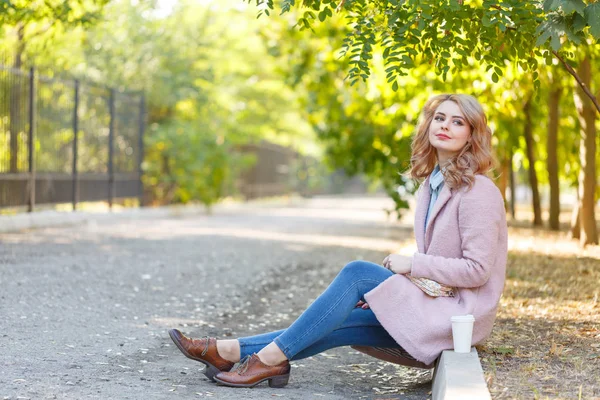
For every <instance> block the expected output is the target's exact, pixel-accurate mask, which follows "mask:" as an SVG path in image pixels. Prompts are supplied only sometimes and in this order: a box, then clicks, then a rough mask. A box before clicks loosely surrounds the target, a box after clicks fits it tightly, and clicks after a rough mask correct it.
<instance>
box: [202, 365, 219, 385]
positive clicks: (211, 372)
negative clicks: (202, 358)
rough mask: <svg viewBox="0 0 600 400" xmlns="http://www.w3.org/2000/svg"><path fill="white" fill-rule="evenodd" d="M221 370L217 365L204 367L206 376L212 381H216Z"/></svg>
mask: <svg viewBox="0 0 600 400" xmlns="http://www.w3.org/2000/svg"><path fill="white" fill-rule="evenodd" d="M219 372H221V371H220V370H219V369H218V368H217V367H214V366H212V365H207V366H206V368H205V369H204V376H206V377H207V378H208V379H210V380H211V381H213V382H215V375H216V374H218V373H219Z"/></svg>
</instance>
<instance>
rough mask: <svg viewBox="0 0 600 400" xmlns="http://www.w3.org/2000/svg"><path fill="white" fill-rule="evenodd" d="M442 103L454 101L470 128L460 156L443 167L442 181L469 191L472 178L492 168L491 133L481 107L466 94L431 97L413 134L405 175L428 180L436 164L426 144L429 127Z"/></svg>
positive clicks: (452, 186) (419, 179) (451, 187)
mask: <svg viewBox="0 0 600 400" xmlns="http://www.w3.org/2000/svg"><path fill="white" fill-rule="evenodd" d="M445 101H453V102H455V103H456V104H457V105H458V107H459V108H460V110H461V111H462V113H463V115H464V116H465V118H466V120H467V122H468V123H469V125H470V126H471V138H470V139H469V141H468V142H467V144H466V145H465V146H464V147H463V148H462V150H461V151H460V153H459V154H458V155H457V156H456V157H453V158H452V159H450V160H449V161H448V163H447V164H446V165H443V166H442V165H440V167H442V173H443V174H444V182H445V184H446V185H448V186H449V187H450V189H458V188H460V187H462V186H468V187H469V188H471V187H472V186H473V183H474V182H475V175H477V174H482V175H485V174H486V173H488V172H489V171H490V170H491V169H492V168H493V165H494V158H493V156H492V130H491V129H490V127H489V126H488V124H487V117H486V116H485V113H484V112H483V108H482V107H481V104H479V102H478V101H477V100H476V99H475V98H474V97H473V96H469V95H467V94H440V95H438V96H434V97H432V98H430V99H429V100H428V101H427V103H426V104H425V107H423V110H422V111H421V116H420V118H419V124H418V125H417V132H416V135H415V136H414V137H413V140H412V144H411V150H412V151H411V157H410V169H409V171H408V175H410V177H412V178H413V179H415V180H417V181H419V182H420V181H422V180H424V179H425V178H427V177H428V176H429V175H430V174H431V172H432V171H433V169H434V168H435V166H436V164H437V162H438V161H437V153H436V151H435V148H434V147H433V146H432V145H431V143H430V142H429V126H430V125H431V121H432V120H433V116H434V114H435V110H436V109H437V108H438V106H439V105H440V104H442V103H443V102H445Z"/></svg>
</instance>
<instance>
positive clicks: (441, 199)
mask: <svg viewBox="0 0 600 400" xmlns="http://www.w3.org/2000/svg"><path fill="white" fill-rule="evenodd" d="M450 197H452V191H451V190H450V188H448V185H444V186H443V187H442V190H441V191H440V194H439V196H438V198H437V200H436V201H435V204H434V205H433V210H431V213H429V219H428V220H427V226H426V227H425V235H424V236H425V243H424V248H425V251H427V247H429V239H428V238H429V237H430V232H431V229H433V228H432V226H433V223H434V221H435V218H436V217H437V216H438V214H439V213H440V211H441V210H442V208H444V206H445V205H446V203H447V202H448V200H450ZM427 206H429V205H427ZM423 223H425V220H424V219H423Z"/></svg>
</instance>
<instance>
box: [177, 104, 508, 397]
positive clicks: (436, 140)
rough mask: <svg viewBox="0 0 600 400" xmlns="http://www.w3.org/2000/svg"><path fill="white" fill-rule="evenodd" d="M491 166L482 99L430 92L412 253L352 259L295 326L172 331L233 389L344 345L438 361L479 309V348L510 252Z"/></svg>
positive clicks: (285, 373) (417, 158)
mask: <svg viewBox="0 0 600 400" xmlns="http://www.w3.org/2000/svg"><path fill="white" fill-rule="evenodd" d="M491 167H492V156H491V130H490V128H489V127H488V126H487V119H486V116H485V114H484V112H483V109H482V107H481V105H480V104H479V103H478V102H477V100H475V98H473V97H471V96H468V95H463V94H444V95H439V96H435V97H433V98H431V99H430V100H429V101H428V102H427V104H426V105H425V107H424V109H423V111H422V113H421V118H420V121H419V125H418V128H417V133H416V135H415V137H414V139H413V143H412V156H411V169H410V174H411V176H412V177H413V178H414V179H417V180H423V179H425V178H426V179H425V181H424V183H423V184H422V185H421V188H420V189H419V192H418V195H417V199H418V200H417V209H416V215H415V228H414V229H415V236H416V240H417V247H418V251H417V252H416V253H415V254H414V255H413V256H412V257H407V256H402V255H399V254H390V255H389V256H387V257H386V258H385V259H384V260H383V266H380V265H377V264H373V263H370V262H366V261H354V262H351V263H349V264H348V265H346V266H345V267H344V268H343V269H342V270H341V271H340V273H339V274H338V275H337V277H336V278H335V279H334V280H333V282H332V283H331V284H330V285H329V287H328V288H327V289H326V290H325V291H324V292H323V293H322V294H321V295H320V296H319V297H318V298H317V299H316V300H315V301H314V302H313V303H312V304H311V305H310V306H309V307H308V308H307V309H306V311H304V313H303V314H302V315H300V317H299V318H298V319H297V320H296V321H295V322H294V323H293V324H292V325H291V326H290V327H289V328H288V329H285V330H281V331H277V332H271V333H266V334H263V335H257V336H251V337H245V338H240V339H234V340H216V339H214V338H208V337H207V338H203V339H190V338H187V337H185V336H184V335H182V334H181V332H179V331H178V330H176V329H173V330H170V331H169V334H170V336H171V338H172V339H173V341H174V342H175V344H176V345H177V346H178V348H179V349H180V350H181V351H182V352H183V353H184V354H185V355H186V356H187V357H189V358H191V359H194V360H197V361H200V362H202V363H204V364H205V365H206V366H207V368H206V371H205V375H206V376H207V377H209V378H210V379H212V380H214V381H216V382H218V383H220V384H223V385H227V386H234V387H251V386H254V385H256V384H258V383H260V382H263V381H265V380H268V381H269V385H270V386H272V387H281V386H285V385H286V384H287V382H288V379H289V373H290V364H289V361H290V360H297V359H301V358H305V357H309V356H312V355H314V354H317V353H319V352H322V351H325V350H327V349H330V348H332V347H337V346H347V345H360V346H375V347H394V348H399V347H402V348H404V350H406V351H407V352H408V353H409V354H410V355H412V356H413V357H414V358H415V359H417V360H418V361H421V362H423V363H425V364H431V363H432V362H433V361H434V360H435V359H436V358H437V357H439V355H440V353H441V352H442V350H444V349H451V348H452V346H453V344H452V334H451V322H450V317H451V316H454V315H465V314H473V315H474V316H475V325H474V329H473V344H476V343H479V342H481V341H482V340H484V339H485V338H486V337H487V336H488V335H489V334H490V332H491V330H492V325H493V323H494V319H495V316H496V308H497V305H498V302H499V299H500V295H501V293H502V290H503V287H504V275H505V267H506V256H507V229H506V219H505V212H504V205H503V200H502V196H501V195H500V192H499V190H498V189H497V188H496V186H495V185H494V184H493V182H492V181H491V180H490V179H488V178H487V177H485V175H484V174H485V173H487V172H488V171H489V170H490V169H491ZM240 359H242V360H243V362H242V363H240V364H239V365H238V367H237V368H235V369H233V370H232V367H233V365H234V363H235V362H238V361H240Z"/></svg>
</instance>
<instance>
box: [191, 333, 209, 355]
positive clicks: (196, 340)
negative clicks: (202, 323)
mask: <svg viewBox="0 0 600 400" xmlns="http://www.w3.org/2000/svg"><path fill="white" fill-rule="evenodd" d="M203 340H204V341H206V344H205V345H204V350H202V356H203V357H204V356H205V355H206V352H207V351H208V345H209V344H210V336H203V337H202V338H200V339H194V342H202V341H203ZM194 344H196V343H194Z"/></svg>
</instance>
